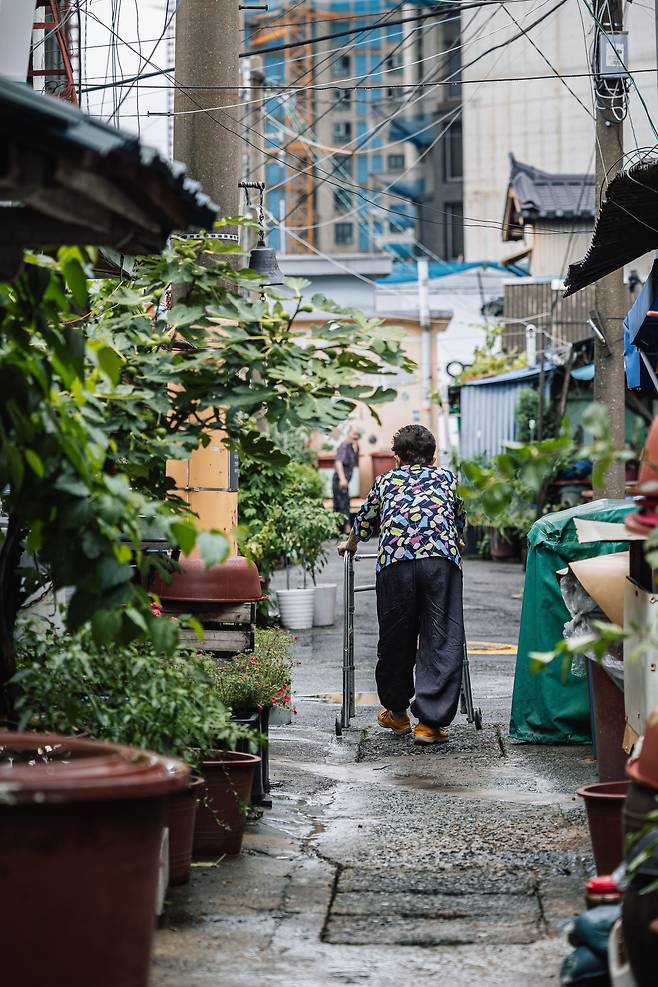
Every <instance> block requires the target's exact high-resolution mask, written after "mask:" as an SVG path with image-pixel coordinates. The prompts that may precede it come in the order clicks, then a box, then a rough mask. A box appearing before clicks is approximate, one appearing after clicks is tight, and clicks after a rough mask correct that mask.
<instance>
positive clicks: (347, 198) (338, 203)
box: [334, 188, 352, 212]
mask: <svg viewBox="0 0 658 987" xmlns="http://www.w3.org/2000/svg"><path fill="white" fill-rule="evenodd" d="M351 208H352V193H351V192H348V191H347V189H344V188H337V189H334V209H335V210H336V212H347V210H348V209H351Z"/></svg>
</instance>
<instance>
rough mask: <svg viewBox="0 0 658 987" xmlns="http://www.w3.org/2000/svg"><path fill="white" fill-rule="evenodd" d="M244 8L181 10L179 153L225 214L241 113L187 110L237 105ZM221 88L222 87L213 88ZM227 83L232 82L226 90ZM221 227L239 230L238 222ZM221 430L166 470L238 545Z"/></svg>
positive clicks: (201, 4)
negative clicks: (241, 16)
mask: <svg viewBox="0 0 658 987" xmlns="http://www.w3.org/2000/svg"><path fill="white" fill-rule="evenodd" d="M240 43H241V38H240V9H239V2H238V0H188V2H187V3H179V4H178V7H177V8H176V61H175V66H176V85H177V87H180V88H177V89H176V95H175V97H174V110H175V112H176V113H178V114H180V115H178V116H174V157H175V158H176V159H177V160H178V161H182V162H183V163H184V164H185V165H187V170H188V172H189V174H190V175H191V177H192V178H195V179H196V180H197V181H198V182H201V185H202V186H203V190H204V192H206V193H207V195H209V196H210V198H211V199H212V200H213V201H214V202H216V203H217V205H218V206H219V208H220V215H221V216H237V215H238V214H239V212H240V191H239V189H238V182H239V181H240V178H241V167H242V141H241V130H242V124H241V122H240V111H239V110H236V109H232V110H226V111H225V110H221V109H219V110H216V109H213V110H211V111H210V112H208V113H199V112H196V113H181V111H183V110H199V109H203V108H206V107H217V106H222V105H226V104H235V103H237V102H238V101H239V94H240V89H239V86H240V66H239V58H238V55H239V51H240ZM212 87H218V88H212ZM221 87H225V88H221ZM222 233H229V234H233V235H236V239H237V230H236V229H235V228H230V227H225V228H223V229H222ZM222 438H223V435H222V433H221V432H219V431H217V430H213V431H211V432H210V444H209V445H208V446H206V448H205V449H198V450H196V451H195V452H194V453H193V454H192V456H191V458H190V459H189V460H186V461H185V462H180V463H176V462H174V463H172V462H170V463H169V464H168V467H167V473H168V474H169V476H171V477H173V479H174V480H175V483H176V489H177V493H178V494H179V495H180V496H182V497H183V499H185V500H186V501H187V502H188V503H189V505H190V508H191V509H192V510H193V511H194V512H195V513H196V514H197V515H198V518H199V528H200V529H201V530H208V529H212V528H215V529H218V530H220V531H224V532H225V533H226V534H227V535H228V537H229V539H230V540H231V546H232V551H233V552H235V551H236V546H235V540H234V532H235V528H236V526H237V515H238V494H237V480H236V477H235V470H234V468H233V467H234V460H233V458H232V457H231V456H230V455H229V452H228V450H227V449H226V447H225V446H224V444H223V442H222Z"/></svg>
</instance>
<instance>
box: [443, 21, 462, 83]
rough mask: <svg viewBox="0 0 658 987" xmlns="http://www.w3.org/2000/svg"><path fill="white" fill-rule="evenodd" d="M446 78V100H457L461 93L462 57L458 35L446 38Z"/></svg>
mask: <svg viewBox="0 0 658 987" xmlns="http://www.w3.org/2000/svg"><path fill="white" fill-rule="evenodd" d="M445 44H446V49H447V54H446V59H445V67H446V77H447V78H448V79H449V80H450V81H449V82H448V85H447V87H446V89H447V97H448V99H459V98H460V97H461V91H462V56H461V48H460V47H459V45H460V38H459V33H458V32H456V33H455V34H454V35H453V36H452V37H449V36H448V37H446V41H445Z"/></svg>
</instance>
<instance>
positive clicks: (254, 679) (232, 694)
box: [206, 628, 294, 712]
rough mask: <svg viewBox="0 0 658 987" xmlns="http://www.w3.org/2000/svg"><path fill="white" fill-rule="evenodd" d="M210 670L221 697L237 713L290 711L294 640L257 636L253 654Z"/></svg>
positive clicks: (271, 633)
mask: <svg viewBox="0 0 658 987" xmlns="http://www.w3.org/2000/svg"><path fill="white" fill-rule="evenodd" d="M208 661H209V662H210V664H209V665H207V666H206V667H207V668H208V672H209V675H210V676H211V677H212V679H213V681H214V686H215V689H216V692H217V695H218V696H219V697H220V699H221V700H222V702H223V703H225V704H226V705H227V706H230V707H231V709H232V710H233V711H234V712H253V711H255V710H262V709H266V708H268V707H272V706H281V707H283V708H284V709H286V708H289V707H290V701H291V700H290V693H291V688H292V667H293V661H294V659H293V655H292V638H291V637H290V635H289V634H287V633H286V632H285V631H282V630H277V629H275V628H272V629H263V630H259V631H258V632H257V633H256V645H255V647H254V650H253V652H245V653H244V654H241V655H237V656H236V657H235V658H231V659H230V660H228V661H226V662H224V663H222V664H221V665H219V666H218V665H216V664H215V663H214V662H213V661H212V660H211V659H208Z"/></svg>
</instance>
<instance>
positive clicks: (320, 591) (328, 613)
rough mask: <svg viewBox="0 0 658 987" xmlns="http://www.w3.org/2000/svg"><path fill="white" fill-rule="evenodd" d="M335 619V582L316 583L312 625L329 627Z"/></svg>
mask: <svg viewBox="0 0 658 987" xmlns="http://www.w3.org/2000/svg"><path fill="white" fill-rule="evenodd" d="M335 620H336V583H318V584H317V585H316V587H315V600H314V606H313V626H314V627H330V626H331V625H332V624H333V623H334V622H335Z"/></svg>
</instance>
